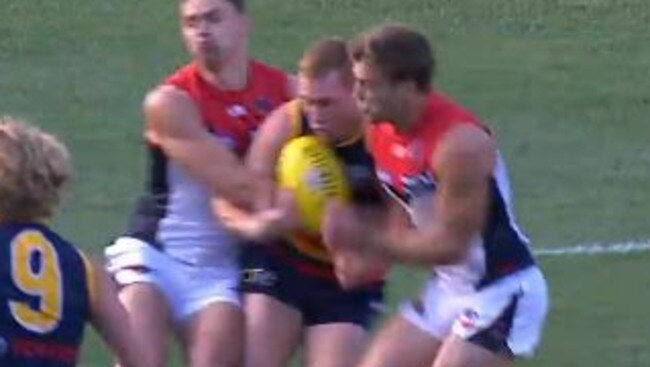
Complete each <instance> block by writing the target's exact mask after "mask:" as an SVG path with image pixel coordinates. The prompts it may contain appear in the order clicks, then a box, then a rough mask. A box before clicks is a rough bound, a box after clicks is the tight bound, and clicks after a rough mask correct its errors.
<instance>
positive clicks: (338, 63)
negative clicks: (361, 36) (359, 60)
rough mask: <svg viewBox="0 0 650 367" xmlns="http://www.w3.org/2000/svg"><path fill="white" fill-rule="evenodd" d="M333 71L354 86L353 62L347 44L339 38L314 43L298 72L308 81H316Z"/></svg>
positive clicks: (303, 57)
mask: <svg viewBox="0 0 650 367" xmlns="http://www.w3.org/2000/svg"><path fill="white" fill-rule="evenodd" d="M332 71H338V72H340V73H341V77H342V78H343V81H344V82H346V83H347V84H350V85H351V84H352V83H353V80H354V77H353V75H352V60H351V59H350V55H349V54H348V48H347V43H346V42H345V41H344V40H343V39H341V38H338V37H329V38H323V39H321V40H319V41H317V42H316V43H314V44H313V45H312V46H311V47H310V48H309V49H307V51H305V53H304V54H303V55H302V57H301V58H300V61H299V62H298V72H299V73H300V75H302V76H304V77H306V78H308V79H316V78H320V77H323V76H325V75H327V74H328V73H330V72H332Z"/></svg>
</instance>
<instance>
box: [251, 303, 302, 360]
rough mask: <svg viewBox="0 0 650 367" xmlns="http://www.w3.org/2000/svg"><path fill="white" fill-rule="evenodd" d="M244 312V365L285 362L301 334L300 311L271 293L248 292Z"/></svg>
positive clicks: (291, 353)
mask: <svg viewBox="0 0 650 367" xmlns="http://www.w3.org/2000/svg"><path fill="white" fill-rule="evenodd" d="M244 313H245V315H246V327H245V332H246V344H245V347H244V361H245V362H244V366H246V367H282V366H285V365H286V364H287V363H288V362H289V360H290V358H291V356H292V355H293V353H294V351H295V349H296V346H297V345H298V343H299V341H300V337H301V334H302V316H301V315H300V312H299V311H298V310H296V309H295V308H294V307H291V306H289V305H288V304H286V303H284V302H281V301H279V300H278V299H276V298H274V297H272V296H270V295H266V294H263V293H248V294H246V295H245V296H244Z"/></svg>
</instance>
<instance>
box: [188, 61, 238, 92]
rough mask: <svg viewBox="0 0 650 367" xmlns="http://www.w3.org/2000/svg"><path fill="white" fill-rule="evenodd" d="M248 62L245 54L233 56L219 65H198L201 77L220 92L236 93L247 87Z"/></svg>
mask: <svg viewBox="0 0 650 367" xmlns="http://www.w3.org/2000/svg"><path fill="white" fill-rule="evenodd" d="M249 67H250V60H249V58H248V54H247V53H242V54H240V55H235V56H233V57H231V58H230V59H229V60H227V62H225V63H223V64H221V65H206V64H199V65H198V68H199V72H200V73H201V76H202V77H203V78H204V79H205V80H206V81H207V82H208V83H210V84H212V85H214V86H216V87H218V88H219V89H221V90H230V91H237V90H242V89H245V88H246V86H247V85H248V76H249Z"/></svg>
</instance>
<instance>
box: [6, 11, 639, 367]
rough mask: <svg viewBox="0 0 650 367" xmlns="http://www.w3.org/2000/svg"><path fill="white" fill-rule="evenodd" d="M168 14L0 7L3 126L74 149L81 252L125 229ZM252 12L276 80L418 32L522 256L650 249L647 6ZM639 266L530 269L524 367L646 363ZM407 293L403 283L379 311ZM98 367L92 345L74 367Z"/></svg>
mask: <svg viewBox="0 0 650 367" xmlns="http://www.w3.org/2000/svg"><path fill="white" fill-rule="evenodd" d="M175 11H176V9H175V5H174V2H173V1H172V2H170V1H163V0H152V1H146V2H143V1H116V0H102V1H86V0H47V1H45V0H30V1H25V0H4V1H3V6H2V7H0V112H2V113H9V114H15V115H19V116H23V117H26V118H28V119H30V120H33V121H34V122H36V123H37V124H39V125H41V126H42V127H44V128H46V129H47V130H51V131H54V132H56V133H57V134H59V135H60V136H61V137H62V138H63V139H64V140H65V142H66V143H68V144H69V145H70V147H71V149H72V151H73V154H74V158H75V166H76V169H77V176H76V180H75V183H74V186H73V188H72V190H71V194H70V199H69V201H68V202H67V204H66V205H65V207H64V210H63V213H62V215H61V216H59V217H58V218H57V220H56V221H55V226H56V228H57V229H59V230H60V231H61V232H62V233H63V234H65V235H66V236H67V237H69V238H71V239H73V240H74V241H76V242H77V243H79V244H81V246H83V247H85V248H87V249H89V250H91V251H93V252H96V253H99V250H100V248H101V246H102V245H103V244H105V243H106V242H107V241H109V240H110V239H111V238H112V237H113V236H115V235H116V234H118V233H119V232H120V231H121V230H122V228H123V227H124V223H125V221H126V218H127V215H128V213H129V210H130V208H131V205H132V202H133V199H134V197H135V196H136V195H137V194H138V192H139V191H138V190H139V189H140V187H141V185H142V184H141V181H142V178H143V169H144V167H145V166H144V157H143V154H142V152H143V151H142V148H141V146H140V144H139V143H140V141H141V124H142V122H141V118H140V100H141V98H142V96H143V94H144V93H145V91H146V90H147V89H148V88H150V87H151V86H152V85H154V84H156V83H157V82H158V81H159V80H160V79H161V78H163V77H164V76H165V75H166V74H167V73H169V72H170V71H172V70H173V69H174V68H175V67H177V66H178V65H180V64H182V63H183V62H184V60H185V55H184V50H183V47H182V45H181V43H180V38H179V36H178V32H177V20H176V15H175ZM251 14H252V16H253V19H254V21H255V33H254V38H253V42H252V48H253V51H254V54H255V55H256V56H258V57H260V58H262V59H263V60H265V61H268V62H271V63H274V64H277V65H279V66H282V67H284V68H286V69H288V70H293V65H294V63H295V60H296V59H297V58H298V56H299V55H300V53H301V50H303V49H304V47H305V46H306V45H307V44H308V43H309V42H311V41H312V40H314V39H316V38H317V37H319V36H324V35H330V34H336V35H340V36H344V37H348V36H351V35H353V34H354V33H355V32H358V31H359V30H362V29H364V28H365V27H367V26H369V25H372V24H375V23H378V22H382V21H384V20H399V21H403V22H407V23H409V24H413V25H416V26H418V27H419V28H421V29H423V30H425V31H426V32H427V33H428V34H429V35H430V36H431V37H432V39H433V40H434V42H435V44H436V49H437V53H438V56H439V58H440V60H441V62H440V64H441V66H440V68H441V69H440V77H439V79H438V80H437V81H436V83H437V84H438V85H439V86H440V87H441V88H442V89H444V90H446V91H447V92H449V93H450V94H452V95H453V96H454V97H456V98H457V99H459V100H460V101H462V102H463V103H464V104H466V105H467V106H469V107H470V108H471V109H473V110H474V111H475V112H476V113H477V114H478V115H480V116H482V117H483V118H484V119H485V120H486V121H487V123H488V124H489V125H490V126H491V127H492V128H493V129H494V130H495V131H496V133H497V136H498V139H499V142H500V146H501V148H502V151H503V153H504V155H505V158H506V160H507V161H508V164H509V168H510V174H511V178H512V180H513V186H514V190H515V193H516V198H517V202H516V203H517V208H518V214H519V218H520V222H521V224H522V226H523V227H524V228H525V229H526V230H527V232H528V233H529V234H530V236H531V238H532V239H533V241H534V243H535V244H536V246H545V247H546V246H558V245H568V244H574V243H581V242H592V241H602V242H611V241H619V240H626V239H633V238H646V237H648V235H649V234H650V216H649V215H648V208H650V190H648V187H649V182H650V144H649V143H648V138H649V137H650V123H649V122H648V116H650V97H648V96H649V94H648V91H649V90H650V78H648V69H649V68H650V48H648V44H650V29H649V24H650V2H647V1H646V0H545V1H539V0H490V1H485V0H438V1H435V2H434V1H425V0H401V1H398V2H395V1H391V0H327V1H324V0H308V1H305V0H284V1H279V0H252V1H251ZM649 262H650V257H649V256H648V255H628V256H610V257H588V258H587V257H583V258H580V257H576V258H547V259H542V262H541V263H542V266H543V268H544V269H545V270H546V273H547V275H548V278H549V282H550V287H551V295H552V310H551V314H550V317H549V322H548V327H547V333H546V335H545V339H544V343H543V346H542V349H541V350H540V354H539V358H537V359H535V360H533V361H531V362H528V363H526V365H528V366H538V367H542V366H549V367H550V366H569V365H571V366H578V367H582V366H585V367H588V366H617V367H633V366H634V367H636V366H643V365H650V349H648V348H647V347H646V344H647V341H648V340H650V335H649V334H650V332H649V331H648V330H649V329H648V327H647V325H648V321H649V320H650V317H648V316H647V310H648V309H649V308H650V297H649V296H648V289H650V287H649V286H650V284H649V283H650V276H648V275H649V274H648V271H647V270H646V269H647V265H646V264H648V263H649ZM412 277H415V279H416V280H412V279H411V278H412ZM419 278H420V276H419V275H417V274H414V273H411V272H399V273H398V274H397V275H396V276H395V277H394V278H393V282H392V284H391V303H392V304H394V302H395V301H396V300H397V299H398V298H400V297H403V296H406V295H408V294H411V293H412V292H414V291H415V289H416V288H417V285H418V282H419V281H418V280H417V279H419ZM109 360H110V359H109V356H108V353H107V352H106V350H105V349H104V348H103V347H102V346H100V343H98V342H97V340H96V338H95V337H94V336H93V335H90V336H89V338H88V342H87V343H86V349H85V352H84V357H83V363H82V365H83V366H103V365H107V363H108V361H109Z"/></svg>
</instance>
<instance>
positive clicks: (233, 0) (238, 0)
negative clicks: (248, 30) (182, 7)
mask: <svg viewBox="0 0 650 367" xmlns="http://www.w3.org/2000/svg"><path fill="white" fill-rule="evenodd" d="M186 1H187V0H179V2H180V3H181V4H182V3H184V2H186ZM224 1H226V2H228V3H230V5H232V6H233V7H234V8H235V9H236V10H237V11H238V12H239V13H245V12H246V0H224Z"/></svg>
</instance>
